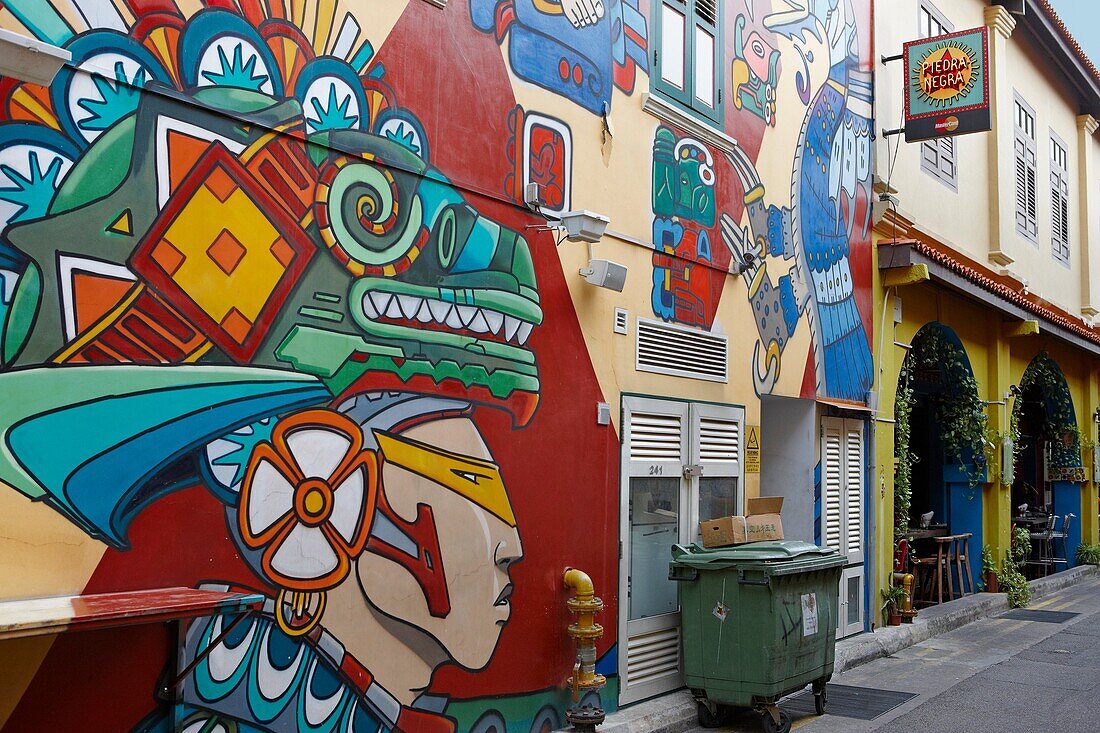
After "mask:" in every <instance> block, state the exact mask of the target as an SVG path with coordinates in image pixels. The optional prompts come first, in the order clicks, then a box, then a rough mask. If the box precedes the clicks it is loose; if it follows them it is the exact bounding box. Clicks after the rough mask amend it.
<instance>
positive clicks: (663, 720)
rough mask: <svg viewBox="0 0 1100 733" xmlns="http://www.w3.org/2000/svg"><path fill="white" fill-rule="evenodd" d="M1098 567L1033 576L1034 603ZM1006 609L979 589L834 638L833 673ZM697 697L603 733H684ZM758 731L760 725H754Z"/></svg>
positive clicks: (676, 700)
mask: <svg viewBox="0 0 1100 733" xmlns="http://www.w3.org/2000/svg"><path fill="white" fill-rule="evenodd" d="M1097 570H1098V569H1097V568H1096V567H1093V566H1081V567H1076V568H1073V569H1071V570H1067V571H1065V572H1062V573H1056V574H1054V575H1051V576H1049V577H1046V578H1040V579H1038V580H1033V581H1031V583H1030V585H1031V602H1032V605H1035V604H1036V603H1038V602H1039V601H1040V600H1041V599H1043V598H1046V597H1049V596H1051V595H1052V594H1055V593H1058V592H1059V591H1062V590H1063V589H1066V588H1069V587H1071V586H1073V585H1075V584H1077V583H1080V582H1081V581H1082V580H1084V579H1086V578H1089V577H1094V576H1095V575H1096V574H1097ZM1007 610H1008V601H1007V600H1006V598H1005V595H1004V594H1003V593H978V594H975V595H972V596H967V597H965V598H960V599H958V600H955V601H951V602H949V603H944V604H942V605H939V606H933V607H930V608H926V609H923V610H921V612H920V615H919V616H917V619H916V621H915V622H914V623H912V624H904V625H902V626H889V627H885V628H880V629H877V630H875V631H874V632H873V633H867V634H859V635H858V636H853V637H850V638H848V639H843V640H841V641H839V642H837V645H836V668H835V670H834V672H833V674H834V676H836V675H840V674H841V673H842V672H845V671H846V670H851V669H853V668H855V667H859V666H861V665H864V664H867V663H868V662H872V661H874V660H876V659H880V658H882V657H886V656H890V655H892V654H896V653H897V652H899V651H901V650H903V649H907V648H909V647H912V646H914V645H916V644H919V643H921V642H924V641H926V640H928V639H931V638H933V637H936V636H940V635H942V634H946V633H948V632H949V631H952V630H954V629H958V628H959V627H962V626H965V625H966V624H969V623H971V622H974V621H977V620H979V619H985V618H989V617H991V616H995V615H997V614H1000V613H1003V612H1005V611H1007ZM695 714H696V709H695V701H694V700H692V698H691V695H690V694H689V693H688V692H687V691H686V690H679V691H677V692H673V693H670V694H668V695H662V696H661V697H658V698H655V699H653V700H648V701H646V702H643V703H638V704H637V705H632V706H630V707H628V708H626V709H624V710H620V711H618V712H616V713H614V714H613V715H609V716H608V717H607V721H606V722H605V723H604V724H603V725H602V726H600V727H599V728H598V730H599V731H601V732H602V733H683V731H688V730H690V729H693V728H695V727H696V725H697V723H696V718H695ZM756 729H757V730H759V727H758V726H757V728H756Z"/></svg>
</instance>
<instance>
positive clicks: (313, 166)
mask: <svg viewBox="0 0 1100 733" xmlns="http://www.w3.org/2000/svg"><path fill="white" fill-rule="evenodd" d="M252 10H253V12H251V13H250V14H246V16H245V17H242V16H241V15H238V14H236V13H231V12H228V11H225V10H218V9H204V10H201V11H200V12H197V13H195V14H194V15H192V16H191V17H189V18H187V19H186V20H183V19H181V18H180V17H179V16H177V15H164V14H161V15H158V14H156V13H153V14H151V15H149V16H148V17H146V18H143V19H142V21H141V22H140V23H137V24H135V25H134V26H133V27H132V28H131V29H130V32H129V34H123V33H119V32H116V31H114V30H92V31H88V32H87V33H85V34H83V35H81V36H79V37H75V38H73V39H71V41H70V42H69V43H67V46H68V48H69V49H70V50H71V51H72V52H73V55H74V65H75V66H77V67H80V68H81V69H87V70H88V71H89V72H90V73H74V72H73V71H72V70H71V69H67V70H66V71H64V72H62V75H61V76H60V77H59V81H58V83H57V84H55V85H54V87H52V88H51V90H50V91H49V97H46V98H43V97H42V96H41V95H42V90H40V89H38V88H34V87H30V86H26V85H20V84H14V85H10V86H8V87H6V94H7V95H8V96H7V105H6V107H5V108H6V109H7V110H8V111H9V115H11V114H13V112H12V111H13V110H14V111H16V112H15V113H16V115H17V116H16V119H12V120H11V121H10V122H8V123H7V124H4V125H0V135H2V136H4V137H3V140H4V142H5V143H6V144H5V146H4V147H3V149H2V152H0V155H2V156H3V158H4V160H5V165H6V167H5V168H4V169H3V170H4V172H5V175H6V177H7V181H8V182H9V185H8V186H7V187H6V188H3V189H0V197H2V200H3V204H4V208H2V209H0V214H3V215H4V216H5V217H6V218H5V221H4V222H3V227H4V228H3V243H2V247H0V255H2V259H0V266H2V268H3V269H2V270H0V274H2V277H3V281H4V285H5V287H4V288H3V292H4V294H5V298H4V301H3V311H2V312H0V315H2V316H3V324H4V330H3V342H2V349H0V352H2V361H3V364H4V365H5V367H6V369H5V371H4V372H3V373H0V387H2V388H3V389H4V392H5V394H12V395H15V394H18V395H19V397H18V398H16V399H12V400H9V401H7V403H6V406H5V408H4V409H3V415H2V416H0V430H2V433H3V439H4V444H5V448H6V451H5V453H4V458H3V459H2V460H0V479H3V480H4V481H5V482H6V483H8V484H10V485H11V486H12V487H14V488H15V489H17V490H19V491H21V492H22V493H24V494H25V495H27V496H28V497H30V498H33V499H38V500H42V501H44V502H46V503H47V504H49V505H50V506H52V507H54V508H55V509H56V510H57V511H59V512H61V513H62V514H63V515H64V516H66V517H67V518H69V519H70V520H71V521H72V522H74V523H75V524H76V525H77V526H79V527H80V528H81V529H83V530H84V531H86V532H87V533H89V534H90V535H91V536H93V537H96V538H98V539H101V540H102V541H104V542H105V543H107V544H109V545H112V546H114V547H116V548H119V549H122V550H125V549H126V548H127V547H128V529H129V527H130V524H131V522H132V521H133V520H134V519H135V518H136V517H137V516H138V515H139V514H140V513H141V512H142V511H143V509H144V508H145V507H146V506H148V505H149V504H150V503H151V502H153V501H155V500H156V499H157V498H159V497H161V496H164V495H165V494H167V493H169V492H172V491H175V490H177V489H178V488H180V487H183V486H188V485H192V484H194V483H195V482H196V481H201V482H202V483H203V484H204V485H205V486H206V487H207V488H208V489H209V491H210V492H211V493H212V494H213V495H214V496H216V497H217V498H218V499H219V500H220V501H221V502H222V503H223V504H224V506H225V513H226V519H227V521H226V526H227V528H228V530H229V533H230V538H231V540H232V542H233V543H234V544H235V545H236V548H237V551H238V553H239V555H240V558H241V560H243V561H244V563H245V565H246V566H247V567H248V568H249V570H250V571H251V573H252V574H253V577H254V580H255V582H254V583H252V584H250V585H251V586H252V587H255V588H258V589H261V590H262V591H263V592H264V593H265V594H266V595H267V596H268V601H267V604H266V606H265V609H264V613H263V614H262V615H260V616H259V617H257V618H255V619H253V620H250V621H248V622H246V623H244V624H242V625H241V627H240V628H239V629H234V631H233V633H232V634H230V636H229V637H228V638H227V639H226V643H225V644H224V645H220V646H219V647H218V649H217V651H216V653H212V654H211V655H210V656H209V657H207V658H206V659H205V660H203V661H202V663H201V664H199V665H198V666H197V667H196V668H195V670H194V672H193V673H192V674H191V675H189V677H188V678H187V679H186V680H185V682H184V684H183V686H182V688H181V694H182V699H183V701H184V705H183V714H184V717H185V719H186V725H185V728H187V726H191V727H194V726H196V725H197V726H198V727H199V728H202V727H203V726H207V725H215V724H220V723H218V721H228V720H234V721H247V722H248V725H249V726H255V729H264V730H288V729H294V730H298V729H302V728H303V726H304V725H306V724H308V726H307V727H310V729H314V728H315V727H316V726H321V727H322V728H325V726H330V727H339V729H341V730H366V729H369V730H371V731H374V730H378V729H379V728H380V727H381V728H382V729H395V730H430V729H439V730H449V729H450V727H451V723H450V722H449V720H448V719H447V718H445V717H442V716H441V715H440V714H441V712H442V707H441V706H440V705H439V704H436V702H433V700H434V698H433V699H428V698H425V697H424V695H423V691H424V689H425V688H426V687H427V685H428V683H429V682H430V681H431V677H432V673H433V672H434V670H435V668H437V667H438V666H440V665H442V664H446V663H452V664H454V665H457V666H459V667H461V668H464V669H467V670H471V671H476V670H481V669H484V668H485V667H486V666H487V665H488V664H489V662H490V660H491V659H492V657H493V653H494V651H495V649H496V648H497V645H498V643H499V641H500V637H501V633H502V631H503V629H504V627H505V626H506V624H507V623H508V621H509V619H510V617H511V603H510V598H511V594H512V590H513V586H512V581H511V578H510V569H511V567H512V565H513V564H515V563H516V562H518V561H519V560H520V559H521V558H522V557H523V549H522V544H521V540H520V534H519V529H518V527H517V521H516V518H515V516H514V514H513V511H512V507H511V501H510V497H509V495H508V490H507V488H506V486H505V483H504V479H503V477H502V476H501V473H500V469H499V467H498V466H497V465H496V463H495V462H494V460H493V457H492V454H491V452H490V450H489V447H488V446H487V445H486V442H485V440H484V438H483V437H482V435H481V433H480V432H479V430H478V428H477V427H476V426H475V424H474V422H473V421H472V420H471V419H470V416H471V414H472V412H473V411H474V410H475V409H478V408H481V409H485V408H493V409H498V410H503V411H505V412H506V413H508V414H509V415H510V416H511V420H512V423H513V425H514V426H515V427H522V426H524V425H526V424H527V423H528V422H529V421H530V419H531V417H532V416H533V414H534V412H535V408H536V405H537V403H538V397H539V377H538V367H537V364H536V359H535V355H534V353H533V351H532V350H531V349H530V348H529V347H528V346H527V341H528V339H529V337H530V335H531V333H532V331H533V330H534V329H535V328H536V327H537V326H538V325H539V324H540V323H541V321H542V310H541V306H540V300H539V293H538V285H537V282H536V279H535V273H534V266H533V263H532V259H531V255H530V251H529V249H528V245H527V242H526V241H525V239H524V238H523V237H522V236H521V235H520V234H519V233H518V232H516V231H513V230H511V229H509V228H508V227H505V226H502V225H501V224H500V223H499V222H496V221H494V220H493V219H492V218H490V217H487V216H484V215H483V214H482V213H481V212H479V211H478V210H477V209H476V208H474V206H472V205H471V204H470V203H469V202H468V201H467V199H466V198H465V197H464V196H463V195H462V194H461V193H460V191H459V189H458V188H456V187H454V186H452V185H451V184H450V183H449V181H448V180H447V179H446V177H445V176H444V175H443V174H442V173H441V172H439V171H437V170H434V169H432V168H431V164H430V142H429V140H428V139H427V136H426V134H425V132H424V128H423V126H422V125H421V123H420V121H419V120H418V119H417V117H416V116H415V115H413V114H412V113H410V112H409V111H407V110H405V109H403V108H402V107H401V106H400V105H399V102H398V100H397V96H396V94H395V93H394V92H393V90H392V89H391V88H390V87H389V86H388V85H387V83H386V80H385V71H384V68H383V67H382V66H381V65H378V64H376V63H374V61H373V60H372V57H373V49H372V47H371V45H370V43H369V41H367V40H366V38H365V37H364V36H363V35H362V32H361V30H360V29H359V26H358V24H357V22H356V19H355V17H354V16H353V15H351V14H347V13H345V14H344V16H343V18H344V21H343V26H342V27H341V29H340V32H341V35H340V41H339V43H337V46H339V47H340V48H342V52H341V54H339V55H336V54H329V55H323V56H322V55H316V54H315V51H314V49H313V48H312V47H311V46H310V45H309V44H308V43H307V42H306V39H305V38H304V36H303V35H302V33H301V31H300V30H299V29H298V28H297V27H295V26H293V25H292V24H290V23H289V22H287V21H286V20H283V19H282V18H281V17H277V16H272V17H265V16H264V15H263V13H261V12H260V11H259V10H257V9H252ZM52 12H53V11H52V9H50V10H47V9H46V8H45V6H44V7H43V8H42V9H41V10H40V13H41V14H43V15H48V14H49V13H52ZM250 16H254V17H250ZM149 39H157V40H156V42H155V43H154V42H150V41H149ZM566 131H567V128H566ZM540 139H541V138H540ZM558 140H559V141H558V143H557V144H559V145H560V138H559V139H558ZM554 143H555V140H554V139H548V140H547V142H546V143H545V144H550V145H553V144H554ZM540 144H542V143H540ZM561 195H562V196H565V195H566V194H565V193H562V194H561ZM564 201H567V198H563V199H562V202H564ZM58 447H61V450H60V452H58V450H57V448H58ZM62 454H63V455H62ZM206 585H208V586H209V585H211V584H210V583H207V584H206ZM213 586H215V587H217V586H218V583H216V582H215V583H213ZM223 587H231V586H230V585H226V586H223ZM232 587H236V586H235V585H232ZM367 629H369V630H373V632H372V633H373V636H372V637H371V633H365V630H367ZM222 630H223V627H222V621H221V620H220V619H217V618H215V619H208V620H203V621H200V622H197V623H195V624H194V625H192V627H191V628H190V630H189V632H188V635H187V639H186V641H185V643H184V648H183V652H182V654H181V659H180V666H181V667H182V666H184V665H186V663H187V661H188V660H190V659H194V658H195V657H196V655H197V654H198V653H199V651H200V650H202V649H204V648H205V647H206V646H207V645H208V644H210V642H211V641H212V640H213V639H214V638H215V637H216V636H217V635H218V634H220V633H221V631H222ZM365 636H367V637H371V638H367V639H366V640H364V637H365ZM342 639H343V640H345V641H341V640H342ZM384 639H388V640H389V641H388V642H386V643H383V640H384ZM380 654H382V655H383V656H381V657H380V656H379V655H380ZM150 684H153V680H150ZM421 698H424V699H421ZM444 702H445V700H444ZM234 725H235V724H234ZM187 729H190V728H187ZM196 729H198V728H196ZM203 729H206V728H203ZM248 729H249V730H252V729H253V728H252V727H250V728H248ZM326 729H327V728H326Z"/></svg>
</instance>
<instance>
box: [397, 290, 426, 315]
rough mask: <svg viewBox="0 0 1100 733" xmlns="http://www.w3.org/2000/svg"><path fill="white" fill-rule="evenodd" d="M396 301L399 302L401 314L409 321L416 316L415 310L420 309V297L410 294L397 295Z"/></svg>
mask: <svg viewBox="0 0 1100 733" xmlns="http://www.w3.org/2000/svg"><path fill="white" fill-rule="evenodd" d="M397 302H398V303H400V304H401V315H403V316H405V318H407V319H409V320H410V321H411V320H412V319H413V318H416V314H417V311H419V310H420V303H421V302H422V301H421V299H420V298H414V297H413V296H411V295H398V296H397Z"/></svg>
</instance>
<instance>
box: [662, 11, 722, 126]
mask: <svg viewBox="0 0 1100 733" xmlns="http://www.w3.org/2000/svg"><path fill="white" fill-rule="evenodd" d="M713 1H714V7H715V22H714V23H713V24H710V23H707V22H706V21H705V20H700V18H699V16H698V14H697V13H696V3H697V2H699V0H654V2H653V4H652V7H651V11H650V15H651V18H650V22H651V26H652V28H653V33H652V35H651V36H650V38H651V39H652V45H653V55H652V61H653V69H652V73H651V74H650V76H649V86H650V92H651V93H653V94H656V95H658V96H659V97H660V98H661V99H662V100H664V101H666V102H668V103H669V104H672V105H675V106H676V107H677V108H678V109H681V110H683V111H684V112H686V113H687V114H690V115H691V116H693V117H694V118H696V119H698V120H699V121H700V122H702V123H704V124H706V125H709V126H713V127H716V128H717V129H719V130H721V129H722V125H723V122H724V118H725V114H724V111H725V103H724V100H723V93H722V83H723V78H724V76H723V73H722V71H723V65H724V64H723V56H724V53H725V42H724V38H725V34H724V31H723V20H724V18H725V11H724V6H725V0H713ZM666 5H667V6H668V7H670V8H673V9H676V10H679V11H680V12H682V14H683V16H684V38H683V57H682V58H681V62H682V65H683V73H684V77H683V81H684V88H683V89H681V88H679V87H677V86H675V85H674V84H672V83H671V82H668V81H665V79H664V76H663V70H664V66H663V64H664V59H665V56H666V55H665V52H664V47H663V45H662V43H663V40H664V35H663V34H664V9H665V6H666ZM696 27H702V28H704V29H706V30H709V31H711V32H712V34H713V38H714V70H713V77H712V82H713V89H712V95H713V96H712V99H713V101H714V104H713V106H707V105H706V103H705V102H703V101H701V100H699V98H698V96H697V95H696V90H695V79H696V72H695V53H696V50H695V30H696Z"/></svg>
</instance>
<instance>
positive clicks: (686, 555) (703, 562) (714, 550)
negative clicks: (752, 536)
mask: <svg viewBox="0 0 1100 733" xmlns="http://www.w3.org/2000/svg"><path fill="white" fill-rule="evenodd" d="M831 557H838V555H837V551H836V550H834V549H832V548H828V547H818V546H817V545H815V544H812V543H810V542H800V541H798V540H775V541H770V542H749V543H747V544H744V545H733V546H732V547H711V548H707V547H702V546H700V545H696V544H692V545H673V546H672V562H673V564H680V565H688V566H691V567H694V568H699V569H708V568H709V569H719V568H724V567H729V566H731V565H744V564H751V563H777V562H787V561H792V560H810V559H813V558H831Z"/></svg>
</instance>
